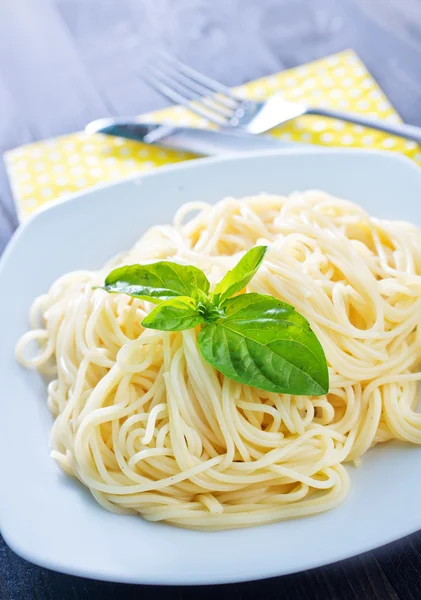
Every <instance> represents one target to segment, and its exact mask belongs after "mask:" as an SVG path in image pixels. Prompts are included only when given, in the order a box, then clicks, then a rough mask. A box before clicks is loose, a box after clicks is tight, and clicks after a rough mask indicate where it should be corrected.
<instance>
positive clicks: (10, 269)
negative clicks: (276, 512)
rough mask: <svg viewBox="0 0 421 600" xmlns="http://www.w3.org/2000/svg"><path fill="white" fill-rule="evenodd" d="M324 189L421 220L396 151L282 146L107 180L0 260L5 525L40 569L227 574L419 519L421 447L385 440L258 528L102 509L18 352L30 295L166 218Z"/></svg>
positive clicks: (289, 561) (415, 525)
mask: <svg viewBox="0 0 421 600" xmlns="http://www.w3.org/2000/svg"><path fill="white" fill-rule="evenodd" d="M314 187H316V188H321V189H324V190H327V191H329V192H331V193H334V194H338V195H339V196H343V197H345V198H348V199H350V200H353V201H355V202H357V203H359V204H361V206H363V207H364V208H366V209H367V210H368V211H369V212H370V213H371V214H372V215H376V216H378V217H383V218H393V219H406V220H410V221H412V222H414V223H416V224H417V225H418V226H421V170H419V168H418V167H416V166H415V164H414V163H412V162H411V161H409V160H407V159H404V158H400V157H397V156H394V155H391V154H383V153H375V152H374V153H369V152H360V151H342V150H333V151H328V152H317V151H315V150H298V151H291V150H286V151H285V150H284V151H276V152H269V153H259V154H252V155H246V156H244V155H243V156H238V157H229V158H217V159H204V160H201V161H193V162H190V163H184V164H183V165H181V166H176V167H170V168H165V169H159V170H157V171H155V172H153V173H151V174H148V175H145V176H143V177H141V178H138V179H132V180H129V181H125V182H123V183H118V184H115V185H112V186H108V187H103V188H97V189H94V190H92V191H90V192H86V193H83V194H80V195H78V196H76V197H73V198H72V199H70V200H67V201H65V202H62V203H60V204H58V205H56V206H54V207H52V208H50V209H47V210H45V211H43V212H40V213H38V214H37V215H36V216H34V217H33V218H32V219H30V220H29V221H28V222H27V223H26V224H25V225H24V226H23V227H21V228H20V229H19V231H18V233H17V234H16V235H15V237H14V239H13V241H12V242H11V244H10V245H9V247H8V249H7V250H6V252H5V254H4V256H3V259H2V261H1V264H0V289H1V295H0V332H1V333H0V336H1V343H0V382H1V396H0V482H1V484H0V487H1V493H0V525H1V530H2V533H3V535H4V537H5V539H6V542H7V543H8V544H9V545H10V546H11V548H12V549H13V550H15V551H16V552H17V553H18V554H20V555H21V556H23V557H24V558H26V559H28V560H30V561H32V562H34V563H37V564H39V565H42V566H45V567H48V568H50V569H55V570H57V571H63V572H66V573H72V574H75V575H83V576H87V577H94V578H98V579H108V580H113V581H122V582H136V583H158V584H204V583H225V582H233V581H242V580H250V579H258V578H263V577H270V576H275V575H282V574H285V573H291V572H295V571H300V570H303V569H309V568H311V567H315V566H319V565H323V564H326V563H329V562H333V561H336V560H339V559H343V558H346V557H349V556H352V555H355V554H358V553H360V552H364V551H366V550H369V549H371V548H375V547H377V546H380V545H382V544H385V543H386V542H389V541H392V540H395V539H397V538H399V537H402V536H404V535H406V534H409V533H411V532H413V531H415V530H417V529H419V528H421V506H420V498H421V476H420V474H421V448H416V447H413V446H409V445H395V444H388V445H383V446H381V447H378V448H376V449H375V450H374V451H372V452H369V453H368V455H367V456H366V457H365V459H364V462H363V466H362V467H361V468H359V469H353V468H350V471H351V479H352V488H351V492H350V494H349V496H348V497H347V499H346V500H345V502H344V503H343V504H342V505H341V506H339V507H338V508H336V509H334V510H332V511H330V512H327V513H324V514H321V515H318V516H314V517H308V518H302V519H298V520H292V521H286V522H280V523H277V524H275V525H266V526H263V527H257V528H254V529H242V530H236V531H226V532H218V533H200V532H192V531H186V530H182V529H178V528H175V527H172V526H168V525H163V524H153V523H148V522H145V521H143V520H142V519H141V518H140V517H134V516H133V517H128V516H117V515H114V514H111V513H109V512H107V511H106V510H104V509H103V508H101V507H100V506H99V505H98V504H97V503H96V502H95V500H94V499H93V498H92V497H91V496H90V494H89V492H88V491H87V490H86V489H85V488H84V487H83V486H82V485H81V484H79V483H78V482H77V481H75V480H74V479H72V478H70V477H68V476H66V475H64V474H63V473H62V472H61V471H60V469H59V468H58V467H57V465H56V464H55V462H54V461H53V460H52V459H51V458H50V457H49V448H48V438H49V432H50V428H51V423H52V418H51V416H50V414H49V412H48V409H47V407H46V402H45V398H46V390H45V386H44V385H43V383H42V381H41V380H40V378H39V376H37V375H36V374H34V373H30V372H27V371H26V370H25V369H23V368H22V367H20V366H19V365H18V364H17V363H16V362H15V358H14V347H15V343H16V340H17V339H18V338H19V336H20V335H21V334H22V333H24V331H25V330H26V329H27V327H28V311H29V307H30V304H31V302H32V300H33V299H34V298H35V296H37V295H38V294H40V293H42V292H44V291H45V290H47V288H48V287H49V285H50V284H51V283H52V282H53V281H54V280H55V279H56V278H57V277H58V276H59V275H61V274H63V273H66V272H67V271H70V270H73V269H80V268H88V269H91V268H96V267H99V266H100V265H102V263H103V262H104V260H105V259H107V258H108V257H110V256H111V255H113V254H115V253H116V252H118V251H121V250H123V249H126V248H130V246H131V245H132V244H133V243H134V241H135V240H136V239H137V238H138V237H139V236H140V235H141V233H142V232H143V231H144V230H145V229H146V228H148V227H149V226H151V225H153V224H155V223H166V222H169V221H171V218H172V216H173V214H174V212H175V210H176V209H177V207H178V206H180V205H181V204H182V203H183V202H186V201H190V200H206V201H212V202H213V201H216V200H218V199H220V198H222V197H223V196H226V195H230V194H232V195H236V196H242V195H246V194H250V193H253V192H260V191H263V190H264V191H267V192H277V193H288V192H292V191H293V190H297V189H298V190H299V189H301V190H304V189H308V188H314Z"/></svg>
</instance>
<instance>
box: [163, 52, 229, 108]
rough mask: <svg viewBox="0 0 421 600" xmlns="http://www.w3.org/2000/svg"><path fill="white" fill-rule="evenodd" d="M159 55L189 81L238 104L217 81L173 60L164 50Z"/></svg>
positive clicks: (225, 87) (227, 89) (226, 88)
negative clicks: (223, 95) (191, 80)
mask: <svg viewBox="0 0 421 600" xmlns="http://www.w3.org/2000/svg"><path fill="white" fill-rule="evenodd" d="M160 55H161V56H162V57H165V59H166V61H167V62H170V63H171V64H172V65H173V66H174V67H175V68H176V69H177V70H178V71H180V72H181V73H183V75H186V76H187V77H190V79H193V80H194V81H196V82H198V83H201V84H202V85H204V86H205V87H207V88H208V89H209V91H212V92H220V93H222V94H225V95H226V96H228V98H230V99H231V100H233V101H235V102H236V103H237V102H238V98H236V97H235V96H234V94H233V93H232V92H231V90H230V88H229V87H227V86H226V85H224V84H223V83H219V81H216V80H215V79H212V78H211V77H208V76H207V75H203V73H200V72H199V71H196V69H193V67H189V66H187V65H185V64H184V63H182V62H181V61H180V60H178V59H177V58H174V57H173V56H171V55H170V54H168V52H165V51H164V50H161V51H160ZM208 93H209V92H208Z"/></svg>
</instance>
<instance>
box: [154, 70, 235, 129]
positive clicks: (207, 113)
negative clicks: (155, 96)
mask: <svg viewBox="0 0 421 600" xmlns="http://www.w3.org/2000/svg"><path fill="white" fill-rule="evenodd" d="M149 70H151V69H150V68H149ZM143 77H144V79H145V80H146V81H147V82H148V83H149V85H150V86H151V87H153V88H154V89H155V90H156V91H157V92H159V93H160V94H162V95H163V96H165V97H166V98H168V99H169V100H171V102H176V103H177V104H183V105H184V106H186V107H187V108H188V109H189V110H191V111H192V112H194V113H196V114H197V115H199V116H200V117H202V118H204V119H207V120H208V121H210V122H211V123H215V125H219V126H220V127H223V126H224V125H226V123H227V121H226V119H223V118H221V117H219V116H218V115H216V114H215V113H214V112H211V110H210V109H206V108H205V109H202V108H201V106H198V104H200V103H197V102H196V103H194V104H193V103H192V102H191V100H189V99H188V98H186V97H185V96H184V95H183V94H182V93H180V92H178V91H177V90H175V89H174V88H173V87H172V85H171V83H173V82H171V83H170V85H168V84H167V83H166V81H165V80H164V78H163V77H162V74H161V73H160V74H159V75H158V76H157V75H156V73H154V72H152V74H151V75H148V74H145V73H143Z"/></svg>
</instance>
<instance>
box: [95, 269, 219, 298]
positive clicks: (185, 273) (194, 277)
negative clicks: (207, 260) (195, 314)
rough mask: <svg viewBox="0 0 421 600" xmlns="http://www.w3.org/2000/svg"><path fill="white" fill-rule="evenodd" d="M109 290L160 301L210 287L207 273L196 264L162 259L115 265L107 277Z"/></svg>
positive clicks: (207, 289)
mask: <svg viewBox="0 0 421 600" xmlns="http://www.w3.org/2000/svg"><path fill="white" fill-rule="evenodd" d="M103 289H105V290H106V291H107V292H111V293H119V292H120V293H123V294H128V295H129V296H134V297H135V298H141V299H142V300H148V301H149V302H154V303H155V304H158V303H159V302H162V301H163V300H169V299H170V298H176V297H178V296H192V297H193V298H196V297H198V296H199V295H200V293H201V292H204V293H205V294H206V293H207V292H208V291H209V281H208V279H207V277H206V275H205V274H204V273H203V272H202V271H201V270H200V269H197V268H196V267H191V266H188V267H187V266H185V265H179V264H177V263H173V262H168V261H161V262H156V263H152V264H150V265H129V266H125V267H119V268H118V269H114V271H111V273H110V274H109V275H108V277H107V278H106V280H105V285H104V288H103Z"/></svg>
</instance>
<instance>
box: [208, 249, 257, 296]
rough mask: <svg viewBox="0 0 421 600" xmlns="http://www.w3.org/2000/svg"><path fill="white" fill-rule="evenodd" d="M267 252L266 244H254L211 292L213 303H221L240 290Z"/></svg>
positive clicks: (254, 272)
mask: <svg viewBox="0 0 421 600" xmlns="http://www.w3.org/2000/svg"><path fill="white" fill-rule="evenodd" d="M266 252H267V246H255V247H254V248H252V249H251V250H249V251H248V252H247V253H246V254H245V255H244V256H243V258H242V259H241V260H240V261H239V262H238V263H237V264H236V265H235V267H234V268H233V269H231V271H228V273H226V274H225V276H224V277H223V278H222V279H221V281H220V282H219V283H218V284H217V285H216V287H215V290H214V292H213V297H214V301H215V303H217V304H218V303H219V304H220V303H222V302H224V300H226V299H227V298H230V297H231V296H233V295H234V294H235V293H237V292H240V291H241V290H242V289H243V288H244V287H245V286H246V285H247V284H248V282H249V281H250V280H251V278H252V277H254V275H255V274H256V271H257V269H258V268H259V267H260V265H261V264H262V261H263V258H264V256H265V254H266Z"/></svg>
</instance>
